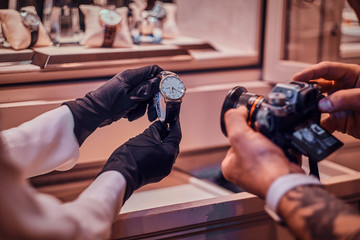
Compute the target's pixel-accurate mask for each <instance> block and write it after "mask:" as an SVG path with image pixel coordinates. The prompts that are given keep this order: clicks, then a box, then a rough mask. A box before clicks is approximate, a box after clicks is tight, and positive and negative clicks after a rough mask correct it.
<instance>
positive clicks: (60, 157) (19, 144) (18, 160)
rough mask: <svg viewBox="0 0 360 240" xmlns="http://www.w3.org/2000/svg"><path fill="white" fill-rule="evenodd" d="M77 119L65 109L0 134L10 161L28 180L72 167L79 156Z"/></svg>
mask: <svg viewBox="0 0 360 240" xmlns="http://www.w3.org/2000/svg"><path fill="white" fill-rule="evenodd" d="M73 129H74V120H73V117H72V114H71V112H70V110H69V109H68V108H67V107H66V106H62V107H60V108H56V109H54V110H52V111H49V112H46V113H44V114H41V115H40V116H38V117H36V118H34V119H33V120H31V121H28V122H26V123H24V124H22V125H20V126H18V127H16V128H12V129H8V130H4V131H2V132H1V135H2V138H3V141H4V145H5V148H6V150H7V151H8V154H9V158H8V160H9V161H10V162H11V164H12V165H14V166H15V167H17V168H18V169H19V170H20V171H21V172H22V173H23V174H24V175H25V176H26V177H31V176H35V175H39V174H43V173H46V172H49V171H52V170H54V169H57V170H67V169H69V168H71V167H73V166H74V165H75V164H76V162H77V160H78V155H79V145H78V143H77V141H76V138H75V135H74V132H73Z"/></svg>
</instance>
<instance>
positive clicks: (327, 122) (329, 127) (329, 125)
mask: <svg viewBox="0 0 360 240" xmlns="http://www.w3.org/2000/svg"><path fill="white" fill-rule="evenodd" d="M320 125H321V127H323V128H324V129H325V130H326V131H328V132H329V133H333V132H334V131H335V130H336V123H335V122H334V121H333V120H332V119H331V117H326V118H324V119H323V120H321V124H320Z"/></svg>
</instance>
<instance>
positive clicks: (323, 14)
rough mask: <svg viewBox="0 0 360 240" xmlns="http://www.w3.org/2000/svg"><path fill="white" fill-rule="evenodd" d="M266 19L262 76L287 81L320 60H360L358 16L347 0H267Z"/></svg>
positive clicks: (265, 78)
mask: <svg viewBox="0 0 360 240" xmlns="http://www.w3.org/2000/svg"><path fill="white" fill-rule="evenodd" d="M266 22H267V24H266V31H265V46H264V47H265V51H264V80H267V81H271V82H289V81H290V80H291V77H292V75H293V74H294V73H296V72H298V71H300V70H301V69H303V68H304V67H306V66H309V65H310V64H314V63H317V62H321V61H340V62H348V63H357V64H359V63H360V52H359V46H360V38H359V36H358V35H359V33H360V25H359V20H358V18H357V16H356V14H355V12H354V10H353V9H352V8H351V7H350V6H349V4H348V2H347V1H344V0H336V1H324V0H310V1H307V0H303V1H298V0H275V1H269V2H268V4H267V15H266Z"/></svg>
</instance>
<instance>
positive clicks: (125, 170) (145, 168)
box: [99, 120, 181, 202]
mask: <svg viewBox="0 0 360 240" xmlns="http://www.w3.org/2000/svg"><path fill="white" fill-rule="evenodd" d="M180 141H181V128H180V122H179V120H178V121H177V122H175V123H173V124H172V125H171V126H170V130H168V129H167V125H166V124H165V123H163V122H161V121H156V122H154V123H153V124H152V125H151V126H150V127H149V128H148V129H146V130H145V131H144V132H143V133H142V134H140V135H138V136H136V137H134V138H132V139H130V140H129V141H127V142H126V143H125V144H123V145H121V146H120V147H119V148H118V149H116V150H115V151H114V152H113V154H112V155H111V156H110V158H109V160H108V161H107V162H106V163H105V165H104V168H103V170H102V171H101V172H100V174H101V173H103V172H105V171H110V170H116V171H119V172H120V173H121V174H122V175H123V176H124V177H125V179H126V190H125V196H124V202H125V201H126V200H127V199H128V198H129V197H130V196H131V194H132V193H133V192H134V191H135V190H136V189H138V188H140V187H141V186H144V185H145V184H148V183H153V182H158V181H160V180H161V179H163V178H164V177H166V176H167V175H169V173H170V171H171V169H172V166H173V164H174V162H175V159H176V157H177V155H178V153H179V144H180ZM100 174H99V175H100Z"/></svg>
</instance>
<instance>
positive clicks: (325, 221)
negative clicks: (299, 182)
mask: <svg viewBox="0 0 360 240" xmlns="http://www.w3.org/2000/svg"><path fill="white" fill-rule="evenodd" d="M278 211H279V213H280V215H281V217H282V218H283V220H284V221H285V223H286V225H287V226H288V228H289V229H290V230H291V231H292V232H293V233H294V234H295V235H296V236H298V237H299V238H300V239H359V237H360V216H359V215H357V214H356V212H355V211H354V210H353V209H351V208H350V207H349V206H347V205H345V204H344V203H343V202H341V201H340V200H338V199H336V198H335V197H334V196H332V195H330V194H329V193H328V192H327V191H326V190H325V189H323V188H322V187H320V186H298V187H296V188H295V189H293V190H291V191H289V192H287V193H286V194H285V195H284V196H283V197H282V199H281V200H280V202H279V205H278Z"/></svg>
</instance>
